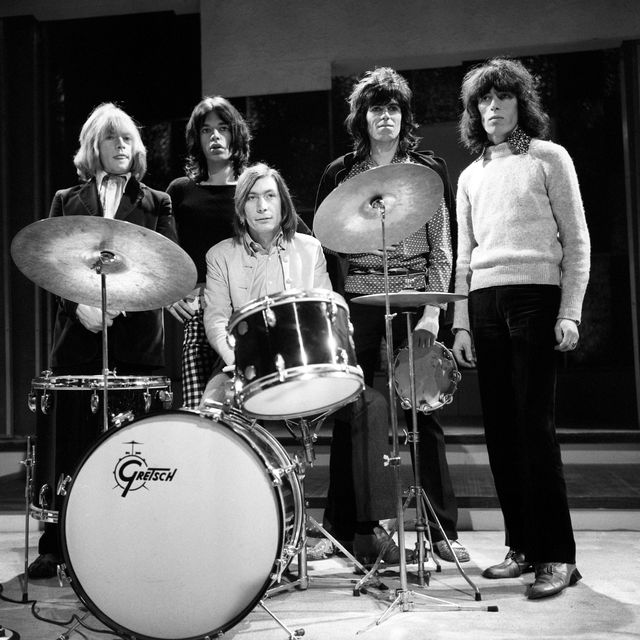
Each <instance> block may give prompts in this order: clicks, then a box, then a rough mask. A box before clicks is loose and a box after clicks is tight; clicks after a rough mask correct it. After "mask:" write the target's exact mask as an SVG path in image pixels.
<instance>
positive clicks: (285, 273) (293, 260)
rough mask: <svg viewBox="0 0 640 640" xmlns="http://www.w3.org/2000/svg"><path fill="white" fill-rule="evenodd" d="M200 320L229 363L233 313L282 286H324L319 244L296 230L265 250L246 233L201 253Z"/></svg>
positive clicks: (326, 283) (324, 265) (324, 267)
mask: <svg viewBox="0 0 640 640" xmlns="http://www.w3.org/2000/svg"><path fill="white" fill-rule="evenodd" d="M206 261H207V283H206V287H205V309H204V316H203V322H204V327H205V331H206V334H207V339H208V340H209V342H210V344H211V346H212V347H213V348H214V349H215V350H216V351H217V352H218V353H219V354H220V356H221V357H222V358H223V360H224V361H225V364H227V365H230V364H233V362H234V353H233V350H232V349H231V348H230V347H229V345H228V343H227V324H228V322H229V318H230V317H231V315H232V314H233V312H234V311H237V310H238V309H240V308H241V307H242V306H244V305H245V304H247V303H248V302H250V301H251V300H255V299H256V298H261V297H264V296H266V295H272V294H275V293H279V292H281V291H284V290H287V289H305V290H308V289H328V290H331V281H330V280H329V276H328V274H327V263H326V260H325V257H324V253H323V251H322V246H321V245H320V242H319V241H318V240H316V239H315V238H313V237H312V236H308V235H305V234H301V233H296V234H295V235H294V237H293V238H292V240H291V241H285V240H284V239H283V238H282V237H281V236H280V237H279V238H278V239H277V240H276V242H274V243H273V245H272V247H271V249H270V250H269V251H266V250H264V249H262V247H260V246H259V245H257V246H256V243H254V242H253V241H252V240H251V239H250V238H249V236H245V237H244V238H243V239H242V240H241V241H238V240H236V239H234V238H228V239H227V240H223V241H222V242H219V243H218V244H216V245H215V246H213V247H212V248H211V249H209V251H208V252H207V256H206Z"/></svg>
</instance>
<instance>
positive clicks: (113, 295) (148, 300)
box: [11, 216, 197, 311]
mask: <svg viewBox="0 0 640 640" xmlns="http://www.w3.org/2000/svg"><path fill="white" fill-rule="evenodd" d="M11 256H12V257H13V260H14V262H15V263H16V266H17V267H18V269H20V271H22V273H24V275H25V276H27V278H29V279H30V280H32V281H33V282H35V283H36V284H37V285H39V286H40V287H42V288H43V289H46V290H47V291H50V292H51V293H53V294H55V295H58V296H60V297H62V298H65V299H67V300H71V301H72V302H78V303H82V304H87V305H91V306H93V307H101V306H102V288H101V278H100V275H99V273H98V271H97V270H96V264H98V263H101V261H102V263H103V264H102V270H103V272H104V273H105V274H106V291H107V309H108V310H112V311H147V310H150V309H160V308H161V307H164V306H166V305H169V304H171V303H173V302H176V301H177V300H180V299H181V298H183V297H184V296H185V295H187V294H188V293H189V292H190V291H192V290H193V288H194V287H195V284H196V280H197V272H196V267H195V265H194V264H193V260H191V258H190V257H189V256H188V255H187V253H186V252H185V251H184V250H183V249H181V248H180V247H179V246H178V245H177V244H176V243H175V242H172V241H171V240H169V239H168V238H165V237H164V236H163V235H161V234H159V233H157V232H156V231H152V230H150V229H146V228H145V227H141V226H140V225H137V224H132V223H130V222H124V221H123V220H112V219H110V218H98V217H93V216H64V217H57V218H47V219H45V220H38V221H37V222H34V223H32V224H30V225H29V226H27V227H25V228H24V229H22V230H21V231H19V232H18V233H17V234H16V236H15V238H14V239H13V242H12V243H11Z"/></svg>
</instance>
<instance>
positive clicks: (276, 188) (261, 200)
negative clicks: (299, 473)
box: [204, 164, 400, 564]
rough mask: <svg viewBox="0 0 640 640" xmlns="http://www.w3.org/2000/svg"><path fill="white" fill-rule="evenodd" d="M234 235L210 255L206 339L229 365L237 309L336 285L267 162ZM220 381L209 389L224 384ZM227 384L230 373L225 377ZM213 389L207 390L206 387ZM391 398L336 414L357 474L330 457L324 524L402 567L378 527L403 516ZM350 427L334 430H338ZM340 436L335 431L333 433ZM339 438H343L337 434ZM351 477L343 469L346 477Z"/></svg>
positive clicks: (257, 168) (246, 193) (248, 184)
mask: <svg viewBox="0 0 640 640" xmlns="http://www.w3.org/2000/svg"><path fill="white" fill-rule="evenodd" d="M233 225H234V232H235V235H234V237H233V238H229V239H227V240H223V241H222V242H220V243H218V244H217V245H215V246H214V247H212V248H211V249H210V250H209V251H208V252H207V257H206V260H207V280H206V287H205V310H204V326H205V330H206V333H207V338H208V339H209V342H210V343H211V345H212V346H213V348H214V349H215V350H216V351H217V352H218V353H219V354H220V356H221V357H222V359H223V360H224V362H225V364H226V365H227V366H230V365H232V364H233V363H234V359H235V357H234V352H233V350H232V349H231V347H230V346H229V344H228V343H227V323H228V321H229V318H230V317H231V315H232V313H233V312H234V311H236V310H238V309H239V308H241V307H242V306H244V305H245V304H246V303H247V302H249V301H250V300H253V299H256V298H261V297H264V296H266V295H272V294H275V293H278V292H281V291H285V290H287V289H328V290H331V282H330V280H329V276H328V274H327V270H326V261H325V258H324V254H323V251H322V247H321V245H320V243H319V242H318V240H316V239H315V238H313V237H311V236H308V235H303V234H299V233H296V226H297V216H296V213H295V209H294V206H293V202H292V201H291V196H290V195H289V190H288V189H287V186H286V184H285V182H284V180H283V179H282V177H281V176H280V174H279V173H278V172H277V171H276V170H274V169H272V168H270V167H268V166H267V165H264V164H256V165H253V166H251V167H249V168H248V169H246V170H245V171H244V172H243V173H242V175H241V176H240V178H239V179H238V184H237V186H236V193H235V218H234V222H233ZM219 380H220V379H219V378H218V379H215V377H214V380H213V382H212V384H210V385H209V386H208V389H211V387H212V386H213V387H215V386H218V387H219V386H220V383H219ZM222 381H223V382H224V378H222ZM205 393H207V392H205ZM387 415H388V412H387V409H386V401H385V400H384V397H383V396H382V395H381V394H379V393H378V392H377V391H375V390H373V389H371V388H367V389H366V390H365V392H364V393H362V394H360V395H359V396H358V399H357V400H356V401H355V402H353V403H351V404H349V405H347V406H346V407H343V408H342V409H341V410H340V411H338V412H337V413H336V414H335V416H334V417H335V420H336V423H337V424H338V423H340V421H342V422H344V423H345V424H350V425H351V430H352V431H353V432H354V433H356V434H358V435H357V438H354V439H353V441H354V442H356V445H355V446H354V447H353V449H352V448H351V447H349V448H345V447H341V448H340V450H341V452H342V454H343V455H344V456H346V458H348V459H349V460H348V465H347V468H351V467H353V472H352V474H350V475H351V477H350V478H349V479H347V481H346V482H342V480H341V483H338V481H337V478H339V477H340V469H341V467H342V466H344V464H345V458H343V459H337V458H336V459H333V458H332V460H331V481H330V486H329V494H328V506H327V510H326V514H325V522H326V523H327V524H328V529H329V530H330V532H331V533H332V535H334V537H335V538H336V539H338V540H339V541H340V542H341V543H343V544H344V546H345V547H346V548H347V549H351V548H352V549H353V552H354V554H355V556H356V558H357V559H358V560H359V561H361V562H363V564H364V563H368V562H373V561H374V560H375V558H376V557H377V556H378V554H379V552H380V551H381V550H383V549H384V555H383V560H384V561H385V562H386V563H387V564H397V563H398V562H399V559H400V551H399V549H398V547H397V546H396V545H395V543H394V542H393V540H392V539H391V538H390V537H389V536H388V535H387V533H386V532H385V531H384V529H382V527H380V526H379V525H378V521H379V520H381V519H386V518H393V517H395V516H396V498H395V491H394V483H393V472H392V470H391V469H390V468H388V467H385V466H384V464H383V455H384V454H385V453H388V452H389V442H388V424H387V420H386V417H387ZM341 431H348V430H347V429H343V430H341V429H340V428H336V429H335V433H336V434H339V433H340V432H341ZM334 437H336V436H334ZM338 437H339V436H338ZM343 475H344V474H343Z"/></svg>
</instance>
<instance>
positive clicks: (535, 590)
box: [527, 562, 582, 600]
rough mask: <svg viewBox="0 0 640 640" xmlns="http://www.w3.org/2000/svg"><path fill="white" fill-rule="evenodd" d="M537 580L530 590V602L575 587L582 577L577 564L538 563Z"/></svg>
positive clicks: (536, 567)
mask: <svg viewBox="0 0 640 640" xmlns="http://www.w3.org/2000/svg"><path fill="white" fill-rule="evenodd" d="M535 569H536V580H535V582H534V583H533V584H532V585H531V587H530V588H529V594H528V596H527V597H528V598H529V600H535V599H536V598H546V597H547V596H552V595H554V594H555V593H560V592H561V591H562V590H563V589H566V587H570V586H571V585H574V584H575V583H576V582H578V580H580V578H582V576H581V575H580V572H579V571H578V570H577V569H576V565H575V564H566V563H564V562H537V563H536V566H535Z"/></svg>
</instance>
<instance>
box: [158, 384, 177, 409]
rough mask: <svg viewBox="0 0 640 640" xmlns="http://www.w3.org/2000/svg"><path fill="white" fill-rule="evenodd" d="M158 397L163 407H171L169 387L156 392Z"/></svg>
mask: <svg viewBox="0 0 640 640" xmlns="http://www.w3.org/2000/svg"><path fill="white" fill-rule="evenodd" d="M158 397H159V398H160V400H161V402H162V406H163V408H164V409H171V407H172V405H173V391H171V390H169V389H162V390H161V391H159V392H158Z"/></svg>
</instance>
